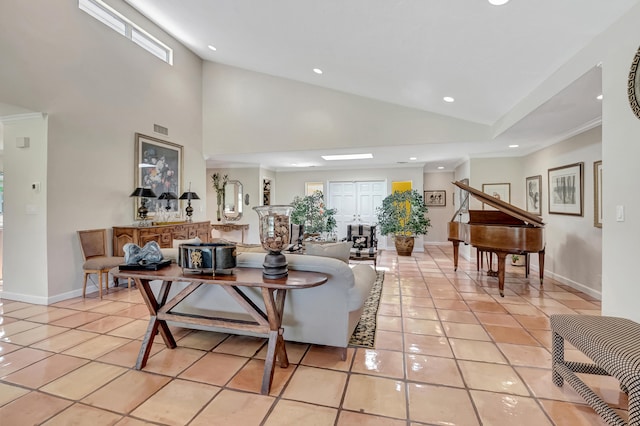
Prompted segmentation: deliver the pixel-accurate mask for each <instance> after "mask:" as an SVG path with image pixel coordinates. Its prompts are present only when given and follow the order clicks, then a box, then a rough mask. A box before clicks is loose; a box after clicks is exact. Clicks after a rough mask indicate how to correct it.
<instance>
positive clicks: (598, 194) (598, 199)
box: [593, 160, 603, 228]
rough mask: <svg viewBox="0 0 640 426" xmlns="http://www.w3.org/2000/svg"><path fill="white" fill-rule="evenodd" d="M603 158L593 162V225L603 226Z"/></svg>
mask: <svg viewBox="0 0 640 426" xmlns="http://www.w3.org/2000/svg"><path fill="white" fill-rule="evenodd" d="M602 217H603V211H602V160H600V161H596V162H594V163H593V226H595V227H596V228H602Z"/></svg>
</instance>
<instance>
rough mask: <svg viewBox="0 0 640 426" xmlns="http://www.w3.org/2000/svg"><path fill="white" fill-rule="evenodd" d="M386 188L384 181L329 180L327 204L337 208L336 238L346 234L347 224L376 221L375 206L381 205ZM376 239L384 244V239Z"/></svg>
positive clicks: (343, 236) (373, 222)
mask: <svg viewBox="0 0 640 426" xmlns="http://www.w3.org/2000/svg"><path fill="white" fill-rule="evenodd" d="M386 188H387V185H386V183H385V182H384V181H361V182H329V191H328V192H329V194H328V195H329V197H328V205H329V207H330V208H335V209H337V213H336V223H337V225H338V229H337V232H338V238H345V237H346V236H347V225H352V224H359V223H363V224H371V225H373V224H375V223H377V222H378V220H377V217H376V208H377V207H378V206H380V205H382V200H383V199H384V197H385V196H386ZM378 241H379V244H384V239H383V240H382V241H381V240H380V239H379V238H378ZM381 248H382V247H381Z"/></svg>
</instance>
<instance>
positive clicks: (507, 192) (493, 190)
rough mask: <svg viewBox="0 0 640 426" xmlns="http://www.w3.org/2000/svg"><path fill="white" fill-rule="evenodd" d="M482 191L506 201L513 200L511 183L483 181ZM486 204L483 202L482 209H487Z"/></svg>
mask: <svg viewBox="0 0 640 426" xmlns="http://www.w3.org/2000/svg"><path fill="white" fill-rule="evenodd" d="M482 192H484V193H485V194H489V195H491V196H492V197H493V198H497V199H498V200H502V201H504V202H506V203H510V202H511V184H510V183H483V184H482ZM485 208H486V204H484V203H483V204H482V210H485Z"/></svg>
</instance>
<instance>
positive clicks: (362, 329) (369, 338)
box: [349, 271, 384, 348]
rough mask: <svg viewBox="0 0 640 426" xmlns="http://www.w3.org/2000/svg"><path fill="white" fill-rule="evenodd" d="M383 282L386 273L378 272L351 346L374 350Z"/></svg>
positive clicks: (350, 343)
mask: <svg viewBox="0 0 640 426" xmlns="http://www.w3.org/2000/svg"><path fill="white" fill-rule="evenodd" d="M383 281H384V272H382V271H378V272H377V277H376V282H375V283H374V284H373V287H372V288H371V293H369V297H367V300H366V301H365V302H364V310H363V311H362V315H360V321H359V322H358V325H357V326H356V329H355V330H354V331H353V334H352V335H351V340H349V346H359V347H362V348H373V345H374V342H375V339H376V316H377V314H378V305H380V294H381V293H382V282H383Z"/></svg>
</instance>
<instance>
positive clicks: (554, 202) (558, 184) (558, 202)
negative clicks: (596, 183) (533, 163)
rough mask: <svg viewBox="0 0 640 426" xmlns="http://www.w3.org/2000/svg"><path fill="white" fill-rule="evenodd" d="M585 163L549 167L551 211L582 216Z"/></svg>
mask: <svg viewBox="0 0 640 426" xmlns="http://www.w3.org/2000/svg"><path fill="white" fill-rule="evenodd" d="M583 167H584V163H575V164H569V165H567V166H562V167H556V168H553V169H549V213H550V214H567V215H573V216H582V205H583V204H582V199H583V190H584V182H583V179H582V169H583Z"/></svg>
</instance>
